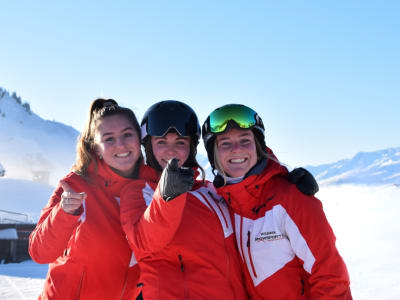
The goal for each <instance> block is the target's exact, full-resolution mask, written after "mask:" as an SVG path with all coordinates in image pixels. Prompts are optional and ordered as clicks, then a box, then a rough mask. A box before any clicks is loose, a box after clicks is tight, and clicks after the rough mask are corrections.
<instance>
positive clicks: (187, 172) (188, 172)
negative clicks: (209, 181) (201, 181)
mask: <svg viewBox="0 0 400 300" xmlns="http://www.w3.org/2000/svg"><path fill="white" fill-rule="evenodd" d="M180 170H181V173H182V174H184V175H188V176H192V177H193V176H194V170H193V169H192V168H187V167H181V168H180Z"/></svg>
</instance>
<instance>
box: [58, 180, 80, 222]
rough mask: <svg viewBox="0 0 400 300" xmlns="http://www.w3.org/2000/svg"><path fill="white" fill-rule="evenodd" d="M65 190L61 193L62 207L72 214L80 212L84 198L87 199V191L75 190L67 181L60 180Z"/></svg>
mask: <svg viewBox="0 0 400 300" xmlns="http://www.w3.org/2000/svg"><path fill="white" fill-rule="evenodd" d="M60 184H61V187H62V188H63V190H64V192H63V193H62V194H61V207H62V209H63V210H64V211H65V212H66V213H67V214H71V215H77V214H79V208H80V207H81V206H82V203H83V200H85V199H86V193H77V192H75V191H74V190H73V189H72V188H71V187H70V186H69V185H68V183H66V182H65V181H63V180H62V181H60Z"/></svg>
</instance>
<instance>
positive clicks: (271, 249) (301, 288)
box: [217, 159, 352, 300]
mask: <svg viewBox="0 0 400 300" xmlns="http://www.w3.org/2000/svg"><path fill="white" fill-rule="evenodd" d="M286 174H287V170H286V168H285V167H283V166H281V165H280V164H279V163H277V162H274V161H273V160H271V159H269V160H268V162H267V166H266V167H265V168H264V170H263V171H262V172H261V174H255V175H250V176H249V177H247V178H245V179H244V180H243V181H241V182H239V183H236V184H231V185H225V186H222V187H219V188H217V192H218V194H220V195H221V196H222V197H223V198H224V199H225V200H226V201H227V203H229V204H230V206H231V208H232V218H233V222H234V226H235V233H236V240H237V243H238V248H239V252H240V256H241V261H242V263H243V267H244V271H245V275H246V286H247V289H248V291H249V293H250V296H251V299H290V300H296V299H299V300H300V299H341V300H347V299H352V297H351V292H350V288H349V275H348V272H347V269H346V266H345V264H344V262H343V260H342V258H341V257H340V255H339V253H338V251H337V249H336V246H335V236H334V233H333V231H332V229H331V227H330V225H329V223H328V221H327V219H326V217H325V214H324V212H323V209H322V204H321V202H320V201H319V200H318V199H317V198H315V197H313V196H306V195H304V194H302V193H301V192H300V191H298V189H297V188H296V185H294V184H291V183H289V182H288V181H287V180H286V179H285V175H286Z"/></svg>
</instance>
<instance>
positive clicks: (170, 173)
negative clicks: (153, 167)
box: [160, 158, 194, 201]
mask: <svg viewBox="0 0 400 300" xmlns="http://www.w3.org/2000/svg"><path fill="white" fill-rule="evenodd" d="M193 183H194V171H193V169H191V168H185V167H180V168H179V167H178V159H176V158H172V159H170V160H169V161H168V164H167V166H166V167H165V169H164V171H163V172H162V174H161V178H160V193H161V196H162V197H163V199H164V200H165V201H170V200H172V199H174V198H175V197H177V196H179V195H180V194H183V193H186V192H188V191H190V190H191V189H192V186H193Z"/></svg>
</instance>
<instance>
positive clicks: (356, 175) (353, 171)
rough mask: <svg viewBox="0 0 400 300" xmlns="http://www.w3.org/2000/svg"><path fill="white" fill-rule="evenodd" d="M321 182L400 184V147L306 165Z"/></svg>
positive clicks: (335, 183)
mask: <svg viewBox="0 0 400 300" xmlns="http://www.w3.org/2000/svg"><path fill="white" fill-rule="evenodd" d="M306 168H307V169H308V170H309V171H310V172H311V173H313V175H314V176H315V177H316V178H317V180H318V182H319V183H320V184H329V185H337V184H348V183H351V184H366V185H384V184H395V185H398V184H400V147H399V148H389V149H384V150H379V151H375V152H359V153H357V154H356V155H355V156H354V157H353V158H351V159H344V160H340V161H338V162H336V163H332V164H324V165H320V166H315V167H314V166H307V167H306Z"/></svg>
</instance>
